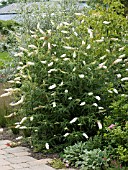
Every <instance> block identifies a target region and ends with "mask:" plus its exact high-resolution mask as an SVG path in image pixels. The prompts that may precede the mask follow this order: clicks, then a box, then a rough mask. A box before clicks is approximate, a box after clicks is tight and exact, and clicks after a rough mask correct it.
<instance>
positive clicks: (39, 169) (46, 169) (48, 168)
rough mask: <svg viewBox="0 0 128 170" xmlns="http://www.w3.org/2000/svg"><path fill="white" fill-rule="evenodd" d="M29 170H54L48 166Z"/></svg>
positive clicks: (39, 166)
mask: <svg viewBox="0 0 128 170" xmlns="http://www.w3.org/2000/svg"><path fill="white" fill-rule="evenodd" d="M30 170H55V169H53V168H52V167H50V166H48V165H44V164H43V165H38V166H34V167H31V168H30Z"/></svg>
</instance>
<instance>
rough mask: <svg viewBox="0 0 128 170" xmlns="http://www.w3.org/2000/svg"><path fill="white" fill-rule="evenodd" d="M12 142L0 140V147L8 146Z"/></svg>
mask: <svg viewBox="0 0 128 170" xmlns="http://www.w3.org/2000/svg"><path fill="white" fill-rule="evenodd" d="M10 142H11V141H10V140H0V145H6V144H7V143H10Z"/></svg>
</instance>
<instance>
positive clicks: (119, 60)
mask: <svg viewBox="0 0 128 170" xmlns="http://www.w3.org/2000/svg"><path fill="white" fill-rule="evenodd" d="M121 61H122V58H118V59H117V60H115V61H114V62H113V64H117V63H120V62H121Z"/></svg>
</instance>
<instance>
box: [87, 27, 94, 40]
mask: <svg viewBox="0 0 128 170" xmlns="http://www.w3.org/2000/svg"><path fill="white" fill-rule="evenodd" d="M87 30H88V33H89V34H90V38H93V30H92V29H90V28H88V29H87Z"/></svg>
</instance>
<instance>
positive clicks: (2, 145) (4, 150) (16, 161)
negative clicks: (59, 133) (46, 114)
mask: <svg viewBox="0 0 128 170" xmlns="http://www.w3.org/2000/svg"><path fill="white" fill-rule="evenodd" d="M10 142H11V141H9V140H0V170H55V169H54V168H52V167H50V166H48V165H47V163H48V162H49V161H50V160H51V159H40V160H37V159H35V158H33V157H31V156H30V153H29V149H28V148H26V147H21V146H18V147H15V148H11V147H10V146H8V145H7V143H10ZM67 170H73V169H70V168H69V169H67Z"/></svg>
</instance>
